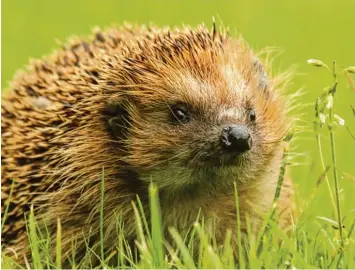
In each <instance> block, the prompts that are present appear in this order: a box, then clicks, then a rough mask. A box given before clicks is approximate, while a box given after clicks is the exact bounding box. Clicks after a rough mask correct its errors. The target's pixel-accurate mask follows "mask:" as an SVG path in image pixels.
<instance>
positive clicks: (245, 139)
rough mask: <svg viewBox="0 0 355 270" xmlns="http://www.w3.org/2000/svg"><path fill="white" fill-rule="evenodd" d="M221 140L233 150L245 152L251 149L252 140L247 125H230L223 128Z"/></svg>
mask: <svg viewBox="0 0 355 270" xmlns="http://www.w3.org/2000/svg"><path fill="white" fill-rule="evenodd" d="M221 141H222V144H223V146H224V148H225V149H226V150H228V151H231V152H236V153H243V152H246V151H248V150H250V149H251V146H252V140H251V137H250V134H249V131H248V129H247V128H246V126H243V125H230V126H226V127H224V128H223V129H222V134H221Z"/></svg>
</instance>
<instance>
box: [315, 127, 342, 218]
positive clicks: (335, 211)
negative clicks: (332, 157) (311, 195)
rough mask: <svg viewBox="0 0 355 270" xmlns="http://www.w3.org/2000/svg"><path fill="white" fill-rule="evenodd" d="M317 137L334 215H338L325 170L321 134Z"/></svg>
mask: <svg viewBox="0 0 355 270" xmlns="http://www.w3.org/2000/svg"><path fill="white" fill-rule="evenodd" d="M316 137H317V143H318V149H319V156H320V160H321V163H322V168H323V172H325V182H326V183H327V187H328V191H329V196H330V200H331V202H332V206H333V212H334V215H336V213H337V207H336V205H335V200H334V196H333V192H332V188H331V186H330V183H329V178H328V175H327V172H326V168H325V163H324V158H323V151H322V144H321V140H320V134H319V132H317V135H316Z"/></svg>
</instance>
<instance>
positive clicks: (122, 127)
mask: <svg viewBox="0 0 355 270" xmlns="http://www.w3.org/2000/svg"><path fill="white" fill-rule="evenodd" d="M102 115H103V120H104V122H105V125H106V127H107V130H108V131H109V132H110V134H111V135H112V136H113V137H114V138H116V139H118V138H119V139H123V138H125V137H126V136H127V133H128V127H129V113H128V110H127V106H126V102H125V101H123V100H120V101H108V103H107V104H106V105H105V107H104V108H103V110H102Z"/></svg>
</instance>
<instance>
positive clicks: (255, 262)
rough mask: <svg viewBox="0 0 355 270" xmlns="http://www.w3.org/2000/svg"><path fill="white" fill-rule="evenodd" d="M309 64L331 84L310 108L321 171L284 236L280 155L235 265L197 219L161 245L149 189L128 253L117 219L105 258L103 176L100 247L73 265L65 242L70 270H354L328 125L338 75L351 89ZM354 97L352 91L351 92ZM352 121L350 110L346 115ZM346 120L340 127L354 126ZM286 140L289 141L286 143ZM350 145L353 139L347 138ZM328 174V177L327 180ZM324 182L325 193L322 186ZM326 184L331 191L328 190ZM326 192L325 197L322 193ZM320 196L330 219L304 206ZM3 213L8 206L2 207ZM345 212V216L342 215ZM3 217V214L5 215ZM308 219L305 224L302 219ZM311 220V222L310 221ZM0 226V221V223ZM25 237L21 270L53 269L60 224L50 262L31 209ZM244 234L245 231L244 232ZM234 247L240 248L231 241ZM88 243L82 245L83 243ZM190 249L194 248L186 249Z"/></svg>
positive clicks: (332, 120) (352, 218)
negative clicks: (266, 204)
mask: <svg viewBox="0 0 355 270" xmlns="http://www.w3.org/2000/svg"><path fill="white" fill-rule="evenodd" d="M309 63H310V64H312V65H314V66H316V67H321V68H322V67H323V68H326V69H328V70H329V71H330V73H331V75H332V76H333V83H332V85H331V86H330V87H327V88H326V89H325V90H324V92H323V93H321V95H320V96H319V97H318V98H317V101H316V104H315V105H316V106H315V116H316V118H315V121H314V126H315V134H316V141H315V142H314V143H315V144H317V145H318V146H319V156H320V159H321V163H322V169H321V170H320V171H319V173H318V175H319V179H318V180H317V181H316V184H315V186H314V187H312V189H313V192H311V194H310V196H309V198H303V200H302V202H307V203H299V204H296V211H295V212H297V213H300V214H299V217H298V219H297V220H296V221H295V223H294V224H293V226H292V229H291V231H290V232H289V233H285V232H284V231H282V230H281V229H280V228H279V226H278V224H277V217H278V215H277V207H276V205H277V201H278V199H279V195H280V190H281V186H282V181H283V178H284V173H285V168H286V166H287V165H289V162H290V159H289V156H288V152H287V151H285V153H284V160H283V163H282V166H281V169H280V174H279V181H278V187H277V189H276V190H275V195H274V207H272V209H271V210H270V213H269V215H268V218H267V219H266V220H265V221H264V223H263V225H262V229H260V230H259V232H258V233H257V234H256V235H254V234H252V233H247V234H246V235H245V238H246V239H247V243H248V245H247V246H245V247H244V248H243V249H242V248H239V249H238V261H236V260H235V257H234V255H233V247H232V241H231V239H232V236H233V235H232V231H231V230H228V231H227V232H226V236H225V241H224V244H223V246H217V245H216V243H215V241H214V237H213V233H212V234H211V233H208V232H207V230H206V229H205V226H204V220H203V217H196V222H195V223H194V224H193V227H192V228H191V230H190V231H189V233H188V234H186V235H182V234H181V233H180V232H178V231H177V230H176V229H175V228H169V229H168V233H169V236H170V238H171V239H172V241H169V242H168V241H167V240H166V239H165V236H164V233H163V230H162V220H161V214H160V204H159V191H158V189H157V187H156V186H155V185H154V184H153V183H152V184H151V185H150V187H149V198H150V204H149V207H150V219H149V220H147V218H146V217H145V216H144V214H143V213H144V212H143V205H142V203H141V202H140V200H139V198H137V202H132V207H133V209H134V213H135V219H136V224H137V228H136V232H137V239H136V250H132V249H131V247H130V245H129V244H128V243H127V241H126V239H125V237H124V223H123V222H122V220H121V219H120V217H119V216H117V224H116V227H117V240H116V243H117V246H116V247H115V248H116V249H115V250H114V251H113V252H112V253H110V254H107V253H105V250H104V233H105V232H104V230H103V221H104V218H105V217H104V213H105V209H104V204H103V201H104V200H103V198H104V196H105V193H104V191H105V190H104V181H105V179H104V170H103V171H102V181H101V204H100V225H101V226H100V241H99V243H98V245H99V246H100V248H99V251H100V252H99V254H96V253H95V252H94V250H93V249H91V248H90V247H89V245H87V249H86V251H85V256H84V258H83V259H82V260H80V261H77V260H76V259H75V258H76V255H77V254H76V252H75V240H74V239H73V247H72V251H71V252H72V256H71V266H72V268H91V267H92V259H93V258H97V259H98V261H99V263H100V268H178V269H195V268H229V269H233V268H355V237H354V234H355V233H354V230H355V209H354V208H355V207H354V206H349V205H346V203H347V201H348V200H347V198H343V201H344V202H345V203H343V204H342V203H341V198H340V197H341V196H342V191H341V182H340V177H339V175H343V174H342V173H341V172H340V171H339V168H338V164H337V160H336V154H337V153H336V148H335V137H334V133H335V132H337V130H336V127H341V126H342V125H344V121H343V119H342V118H340V117H339V116H338V115H336V113H335V109H334V101H335V99H336V95H338V94H340V93H338V89H337V88H338V76H340V75H341V74H343V73H345V74H346V75H347V77H348V79H349V78H350V81H349V82H350V84H352V83H353V80H352V79H351V77H349V73H351V72H355V71H354V68H351V67H350V68H346V69H343V70H342V71H341V72H338V71H337V70H336V65H335V63H334V64H333V68H332V69H329V67H328V66H326V65H325V64H324V63H323V62H321V61H319V60H310V61H309ZM354 95H355V89H354ZM354 118H355V112H354ZM354 118H353V119H346V121H354ZM324 127H327V130H328V131H327V132H328V135H329V138H330V140H329V144H330V150H331V151H328V152H326V151H324V149H323V146H322V145H323V144H322V140H323V139H322V138H323V136H324V135H321V132H322V131H324ZM288 139H290V137H288ZM354 141H355V140H354ZM327 158H328V159H331V165H327V166H326V162H325V160H326V159H327ZM330 172H333V175H332V177H331V175H330ZM324 183H326V185H327V188H326V189H324V188H322V187H323V185H324ZM332 183H333V186H334V188H331V187H332ZM237 188H238V186H237V184H236V185H235V194H236V197H235V198H236V209H237V213H236V217H237V218H236V232H237V233H238V234H239V235H240V228H241V226H240V213H239V204H238V196H237V192H236V191H237ZM326 193H328V194H326ZM324 195H326V196H328V198H329V199H328V204H327V205H324V206H323V207H329V208H330V209H332V212H333V213H334V215H333V216H331V217H327V216H320V215H319V214H318V212H317V208H314V207H312V203H313V201H316V200H317V199H318V198H319V197H320V196H324ZM342 207H346V209H347V211H346V215H344V214H342V213H343V212H342V211H341V210H342ZM5 209H8V208H5ZM349 209H350V210H349ZM5 215H6V210H5ZM310 217H312V218H310ZM316 217H317V220H316V219H315V218H316ZM2 225H3V223H2ZM27 225H28V226H27V229H28V236H29V240H30V247H31V252H32V253H31V263H28V262H26V266H25V268H38V269H40V268H56V269H60V268H61V267H62V264H61V263H62V262H61V258H62V248H61V226H60V220H59V219H58V225H57V232H56V246H55V256H51V246H50V240H49V233H48V231H46V230H44V231H43V230H42V231H40V230H39V229H38V222H37V220H36V217H35V213H34V211H33V208H31V211H30V213H29V216H28V220H27ZM247 227H248V228H249V230H247V231H248V232H249V231H250V226H247ZM238 239H239V240H238V246H242V242H241V240H240V239H241V238H240V237H238ZM86 242H87V243H88V242H89V239H87V241H86ZM196 242H197V243H198V248H197V247H196V245H194V244H193V243H196ZM2 267H3V268H19V267H20V266H19V265H17V264H16V262H15V261H13V260H12V258H10V257H7V256H5V255H2Z"/></svg>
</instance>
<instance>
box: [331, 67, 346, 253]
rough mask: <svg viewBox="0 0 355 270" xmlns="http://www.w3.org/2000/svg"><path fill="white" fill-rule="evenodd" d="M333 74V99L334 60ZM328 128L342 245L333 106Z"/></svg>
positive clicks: (335, 86)
mask: <svg viewBox="0 0 355 270" xmlns="http://www.w3.org/2000/svg"><path fill="white" fill-rule="evenodd" d="M333 76H334V85H333V87H332V89H331V92H330V94H331V95H332V97H333V100H334V94H335V92H336V88H337V85H338V82H337V77H336V72H335V62H334V63H333ZM328 129H329V133H330V145H331V149H332V161H333V174H334V185H335V198H336V206H337V210H338V211H337V213H338V226H339V235H340V244H341V247H343V246H344V239H343V224H342V223H343V222H342V220H341V210H340V199H339V179H338V171H337V166H336V164H337V162H336V156H335V138H334V130H333V107H330V108H329V122H328Z"/></svg>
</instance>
